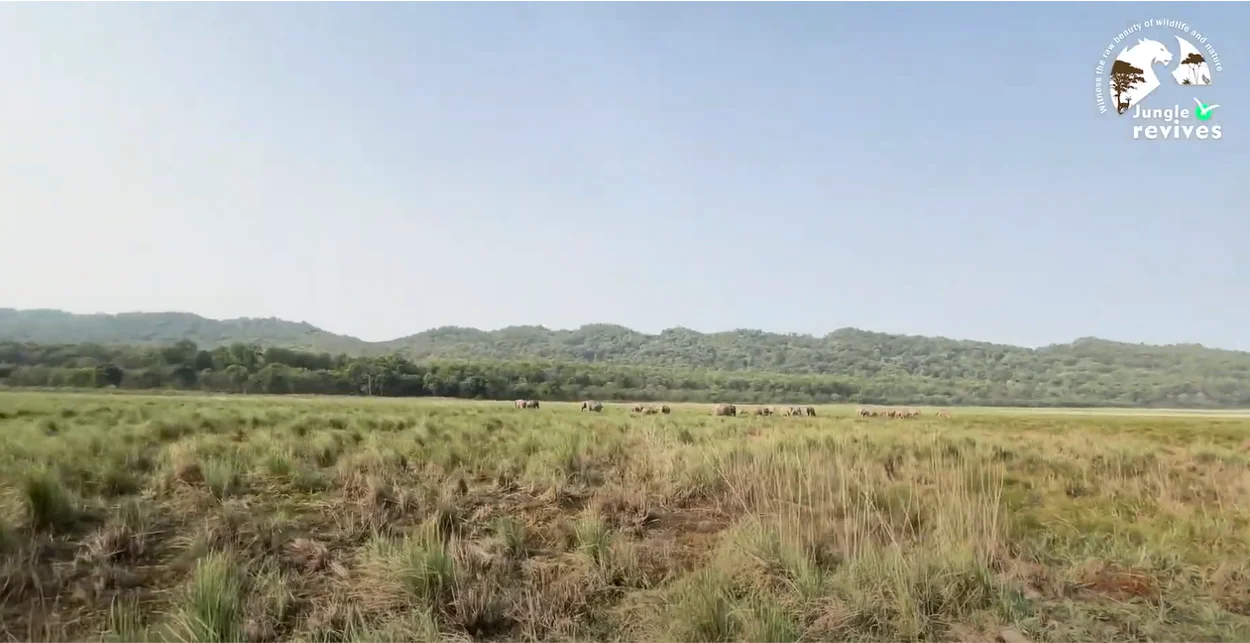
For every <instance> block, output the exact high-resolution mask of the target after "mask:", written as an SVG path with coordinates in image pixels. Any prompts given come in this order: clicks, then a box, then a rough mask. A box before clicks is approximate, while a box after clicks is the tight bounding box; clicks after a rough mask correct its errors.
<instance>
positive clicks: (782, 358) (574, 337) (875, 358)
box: [0, 309, 1250, 407]
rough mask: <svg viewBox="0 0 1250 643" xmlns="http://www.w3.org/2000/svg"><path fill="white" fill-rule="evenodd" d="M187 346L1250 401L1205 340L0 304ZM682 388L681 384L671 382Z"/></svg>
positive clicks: (1147, 401)
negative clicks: (782, 330)
mask: <svg viewBox="0 0 1250 643" xmlns="http://www.w3.org/2000/svg"><path fill="white" fill-rule="evenodd" d="M179 340H190V341H192V342H195V343H196V344H197V345H198V346H199V347H200V348H213V347H221V346H227V345H230V344H255V345H258V346H261V347H277V348H292V349H299V350H303V351H309V352H313V353H331V354H346V355H349V356H353V357H355V356H379V355H388V354H398V355H401V356H403V357H406V358H408V359H409V360H413V361H416V362H428V361H430V360H436V361H437V360H442V361H447V360H453V361H461V362H472V363H475V364H486V363H492V362H500V363H502V362H509V363H515V362H530V363H550V364H584V365H587V367H603V369H607V368H609V367H611V368H613V369H617V371H613V372H618V371H619V369H621V368H635V369H642V370H646V371H647V372H648V373H652V374H654V373H658V372H664V373H668V374H674V375H673V377H674V378H676V380H677V381H678V382H679V383H681V382H684V383H683V384H682V386H680V387H678V388H682V389H683V390H685V389H690V388H691V385H693V383H692V381H689V380H690V378H694V379H700V378H703V379H707V378H709V377H710V375H709V374H712V373H720V374H721V375H718V376H717V379H718V380H719V379H724V377H725V376H728V375H730V374H733V373H741V374H742V377H751V376H752V374H763V373H770V374H778V375H786V376H795V377H801V376H812V377H836V378H839V381H841V382H850V383H855V384H856V386H857V387H858V388H859V390H862V391H874V393H873V396H874V397H886V398H890V399H928V398H930V397H933V396H936V395H941V396H946V397H949V398H951V399H961V400H967V401H968V402H969V403H971V402H973V401H977V402H978V403H995V402H1004V403H1005V402H1007V401H1012V402H1014V403H1025V402H1036V403H1044V404H1049V403H1076V402H1081V403H1086V404H1089V403H1106V404H1123V405H1176V406H1198V407H1203V406H1250V353H1245V352H1238V351H1227V350H1219V349H1211V348H1205V347H1203V346H1200V345H1172V346H1147V345H1141V344H1127V343H1120V342H1113V341H1107V340H1103V339H1096V338H1084V339H1078V340H1076V341H1074V342H1072V343H1069V344H1060V345H1053V346H1047V347H1043V348H1036V349H1032V348H1023V347H1017V346H1006V345H1000V344H991V343H986V342H977V341H967V340H952V339H945V338H937V337H917V336H907V335H890V334H885V333H874V332H868V331H863V330H857V329H851V328H844V329H841V330H838V331H834V332H832V333H830V334H828V335H826V336H824V337H813V336H810V335H794V334H777V333H766V332H762V331H755V330H736V331H730V332H723V333H699V332H695V331H692V330H689V329H685V328H672V329H668V330H665V331H663V332H661V333H659V334H657V335H647V334H644V333H639V332H636V331H633V330H630V329H628V328H624V327H622V326H616V325H611V324H591V325H586V326H583V327H581V328H578V329H576V330H549V329H546V328H543V327H541V326H518V327H510V328H504V329H500V330H496V331H482V330H477V329H472V328H460V327H443V328H436V329H433V330H428V331H425V332H422V333H417V334H415V335H411V336H408V337H403V338H399V339H395V340H391V341H387V342H365V341H363V340H360V339H357V338H354V337H348V336H344V335H336V334H333V333H329V332H327V331H324V330H321V329H319V328H317V327H315V326H312V325H310V324H307V323H302V322H300V323H295V322H288V321H283V320H279V319H232V320H220V321H219V320H212V319H205V318H203V317H199V316H197V315H192V314H187V313H129V314H123V315H75V314H70V313H65V312H61V311H49V310H27V311H19V310H13V309H0V341H10V342H22V343H33V344H79V343H92V344H127V345H138V346H159V345H168V344H171V343H173V342H175V341H179ZM592 370H593V369H592ZM601 370H602V369H601ZM603 372H607V371H606V370H604V371H603ZM619 372H624V371H619ZM638 372H642V371H641V370H639V371H638ZM622 377H627V376H622ZM651 377H652V379H654V375H652V376H651ZM682 378H686V379H682ZM617 379H620V378H619V377H618V378H617ZM644 379H646V378H644ZM669 380H672V378H669ZM787 381H789V382H792V383H793V382H797V381H798V380H787ZM670 384H671V381H670ZM790 385H791V384H787V386H790ZM793 385H794V386H800V385H799V384H793ZM672 386H677V385H676V384H672V385H671V386H670V385H669V384H666V385H665V387H668V388H671V387H672ZM727 386H728V384H727ZM939 392H940V393H939Z"/></svg>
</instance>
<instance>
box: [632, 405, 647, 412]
mask: <svg viewBox="0 0 1250 643" xmlns="http://www.w3.org/2000/svg"><path fill="white" fill-rule="evenodd" d="M629 410H631V411H633V412H634V413H642V412H643V411H645V410H647V407H646V405H644V404H635V405H633V406H631V407H629Z"/></svg>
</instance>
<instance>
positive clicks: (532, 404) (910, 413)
mask: <svg viewBox="0 0 1250 643" xmlns="http://www.w3.org/2000/svg"><path fill="white" fill-rule="evenodd" d="M513 404H514V405H515V406H516V408H518V409H536V408H538V400H516V401H515V402H513ZM582 410H583V411H591V412H594V413H602V412H603V402H599V401H597V400H586V401H585V402H582ZM629 410H630V411H631V412H633V413H641V414H643V415H655V414H657V413H663V414H664V415H668V414H669V413H671V412H672V409H671V408H669V406H668V405H667V404H661V405H659V406H655V405H653V404H635V405H633V406H631V407H630V408H629ZM855 414H856V415H858V416H860V417H865V418H867V417H873V418H875V417H887V418H918V417H920V410H919V409H869V408H863V407H860V408H858V409H855ZM712 415H715V416H720V417H748V416H750V415H757V416H768V415H780V416H782V417H816V408H815V407H811V406H784V407H783V406H760V407H756V408H755V409H754V410H752V411H748V410H747V409H746V408H743V409H739V408H738V407H737V406H734V405H733V404H717V405H716V406H714V407H712ZM935 415H937V416H938V417H940V418H943V419H946V420H949V419H950V417H951V412H950V411H948V410H946V409H938V410H937V411H936V412H935Z"/></svg>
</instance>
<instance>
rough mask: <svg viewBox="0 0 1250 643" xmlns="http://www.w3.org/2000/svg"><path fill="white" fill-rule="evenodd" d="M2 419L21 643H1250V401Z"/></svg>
mask: <svg viewBox="0 0 1250 643" xmlns="http://www.w3.org/2000/svg"><path fill="white" fill-rule="evenodd" d="M0 407H3V408H5V409H12V410H11V411H9V410H6V411H5V413H4V414H3V416H2V417H0V553H3V558H0V595H2V596H3V599H4V604H5V611H4V613H3V617H4V620H3V628H4V629H5V631H7V632H8V633H9V634H10V635H11V637H16V638H23V639H30V640H71V639H72V640H97V639H99V638H101V637H104V638H108V639H110V640H119V641H120V640H176V641H191V640H196V641H239V640H318V641H335V642H340V641H373V640H440V641H446V640H526V641H544V640H675V641H798V640H863V641H902V640H907V641H922V640H950V639H961V640H966V639H990V638H995V637H996V636H998V634H999V633H1000V630H1003V629H1009V630H1011V631H1012V632H1015V633H1017V634H1019V635H1023V636H1025V637H1027V638H1029V639H1030V640H1034V641H1061V640H1104V639H1105V640H1129V639H1132V640H1147V639H1153V640H1250V607H1248V606H1250V592H1247V591H1246V590H1245V587H1246V586H1247V579H1250V567H1248V566H1247V564H1246V563H1245V561H1247V560H1250V528H1247V525H1250V451H1248V450H1246V449H1245V448H1244V447H1243V444H1246V443H1248V441H1250V420H1246V419H1230V418H1208V417H1182V418H1178V417H1168V418H1164V417H1150V416H1146V415H1138V416H1134V417H1131V418H1115V417H1111V416H1089V417H1081V416H1077V415H1072V414H1068V415H1062V414H1048V415H1043V414H1032V415H1030V414H1025V413H1004V412H993V413H990V412H973V411H965V412H963V413H959V412H957V413H955V416H954V418H952V419H950V420H943V419H939V418H937V417H935V416H933V415H932V414H929V415H926V416H922V417H921V418H920V419H915V420H887V419H871V418H869V419H865V418H858V417H855V416H853V415H851V413H850V410H849V409H845V408H838V407H827V408H821V409H818V415H817V417H815V418H780V417H756V416H750V417H745V418H717V417H712V416H711V415H710V412H709V409H708V407H706V406H698V405H675V407H674V413H673V414H672V415H668V416H663V417H657V416H636V415H633V414H631V413H629V411H628V410H627V409H626V408H624V407H621V406H616V405H608V408H607V409H606V410H605V412H604V413H602V414H594V415H593V416H591V415H590V414H585V413H578V412H577V410H576V409H577V407H576V406H575V405H561V404H555V403H552V404H547V403H544V404H543V408H542V409H541V410H539V411H518V410H516V409H513V408H510V407H509V406H508V405H507V404H503V403H472V402H461V401H455V402H451V401H442V400H420V401H412V400H391V399H345V398H340V399H296V398H263V397H254V398H239V397H232V398H228V399H214V398H208V397H195V396H176V397H172V396H171V397H155V396H137V395H70V394H20V395H14V394H8V393H0ZM19 411H20V413H19Z"/></svg>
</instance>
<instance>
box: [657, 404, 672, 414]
mask: <svg viewBox="0 0 1250 643" xmlns="http://www.w3.org/2000/svg"><path fill="white" fill-rule="evenodd" d="M672 412H673V409H671V408H669V407H668V405H667V404H664V405H662V406H661V407H660V413H663V414H664V415H668V414H669V413H672Z"/></svg>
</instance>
